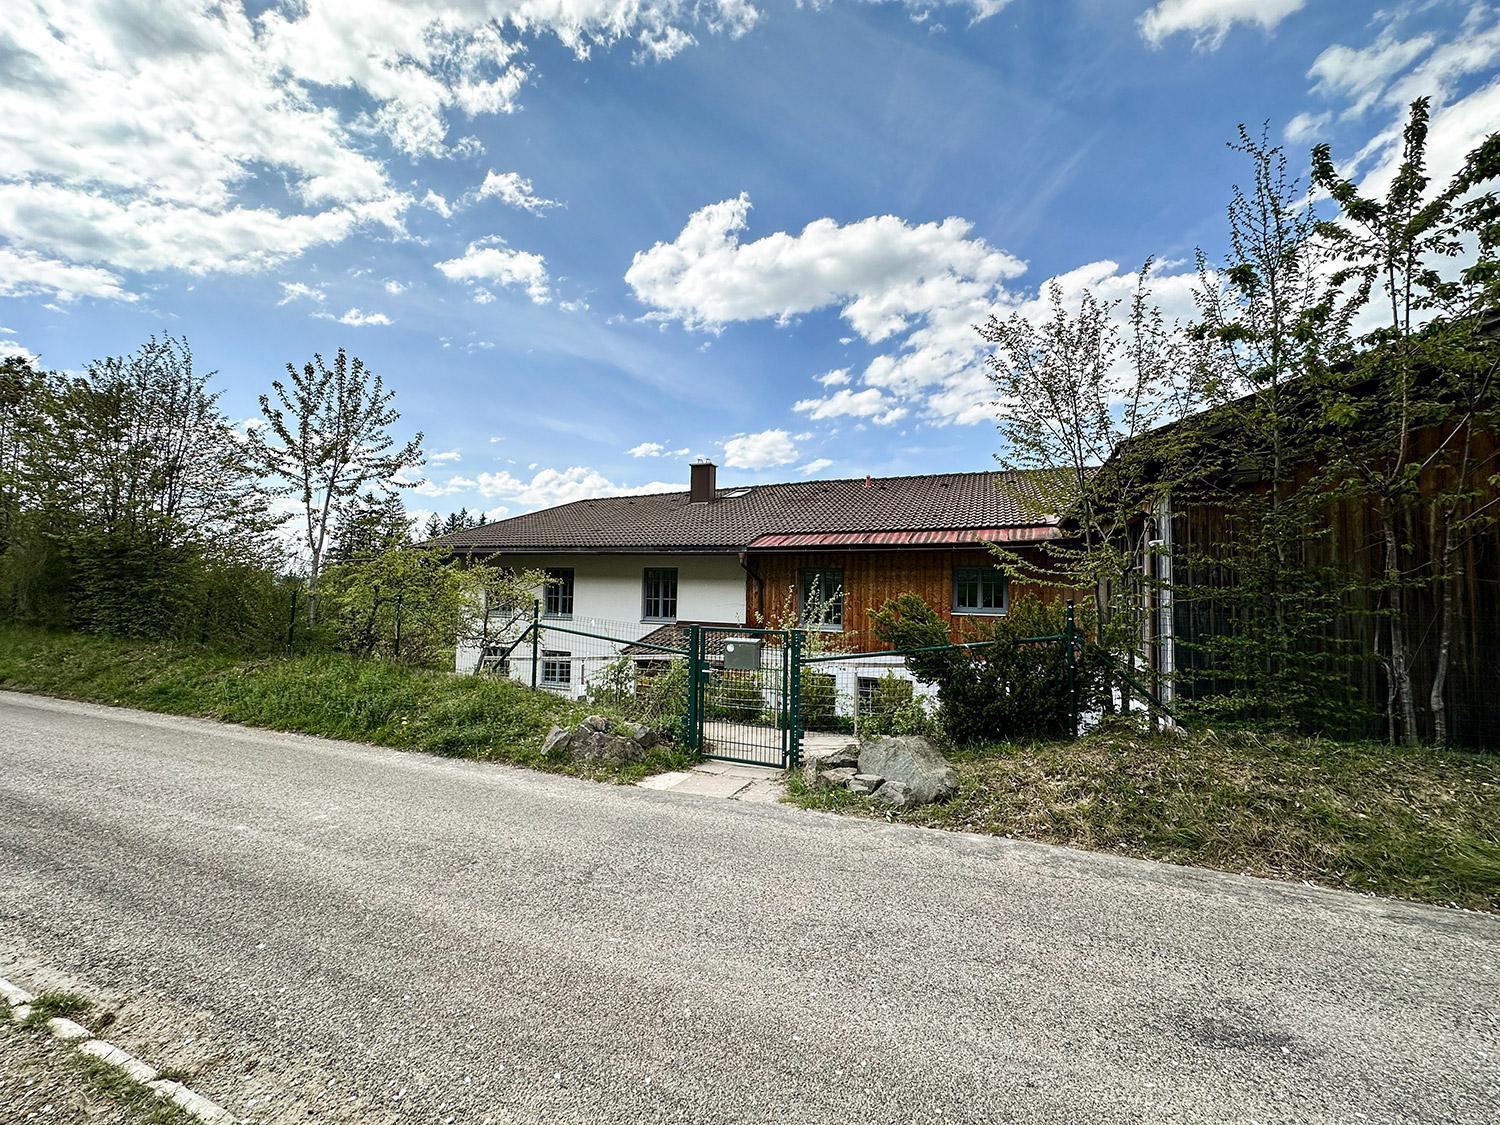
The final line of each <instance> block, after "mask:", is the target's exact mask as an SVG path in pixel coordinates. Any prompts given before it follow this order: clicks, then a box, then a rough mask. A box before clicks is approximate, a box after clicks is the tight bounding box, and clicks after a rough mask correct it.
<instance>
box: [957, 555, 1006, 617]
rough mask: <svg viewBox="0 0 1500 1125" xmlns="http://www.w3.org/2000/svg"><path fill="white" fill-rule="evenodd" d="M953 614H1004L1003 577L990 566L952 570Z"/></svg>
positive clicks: (960, 567) (962, 567)
mask: <svg viewBox="0 0 1500 1125" xmlns="http://www.w3.org/2000/svg"><path fill="white" fill-rule="evenodd" d="M953 612H954V613H988V614H1001V613H1004V612H1005V575H1003V574H1001V573H1000V572H999V571H998V570H996V569H995V568H994V567H990V566H957V567H954V568H953Z"/></svg>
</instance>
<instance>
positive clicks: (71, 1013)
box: [22, 992, 94, 1027]
mask: <svg viewBox="0 0 1500 1125" xmlns="http://www.w3.org/2000/svg"><path fill="white" fill-rule="evenodd" d="M93 1006H94V1002H93V1001H92V1000H90V999H89V998H88V997H87V996H80V995H79V994H78V993H76V992H43V993H42V994H41V995H40V996H38V997H37V998H36V999H35V1000H33V1001H32V1002H31V1012H30V1013H29V1014H28V1015H27V1017H26V1019H25V1020H24V1021H23V1023H22V1026H23V1027H41V1026H43V1025H44V1024H45V1023H46V1022H47V1021H48V1020H54V1019H64V1020H80V1019H82V1018H83V1017H84V1016H86V1015H88V1013H89V1009H90V1008H92V1007H93Z"/></svg>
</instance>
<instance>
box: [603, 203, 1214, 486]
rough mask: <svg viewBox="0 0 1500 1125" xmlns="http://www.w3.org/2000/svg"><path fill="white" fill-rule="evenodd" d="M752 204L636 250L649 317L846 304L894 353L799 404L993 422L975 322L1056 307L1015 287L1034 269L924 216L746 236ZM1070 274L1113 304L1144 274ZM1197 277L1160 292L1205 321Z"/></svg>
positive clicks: (713, 209) (721, 319) (711, 324)
mask: <svg viewBox="0 0 1500 1125" xmlns="http://www.w3.org/2000/svg"><path fill="white" fill-rule="evenodd" d="M748 209H749V202H748V200H746V199H745V197H743V196H741V197H740V198H739V199H737V200H727V201H725V202H723V203H719V204H715V205H713V206H710V207H705V208H703V209H702V210H700V211H698V212H696V213H694V214H693V215H692V216H691V217H690V218H689V220H688V222H687V224H686V226H685V227H684V228H683V230H682V232H681V234H679V235H678V237H677V238H676V239H675V240H673V241H672V242H670V243H658V244H657V245H656V246H654V247H652V248H651V249H650V250H647V251H643V252H641V253H639V254H637V255H636V256H635V260H634V262H633V264H632V265H631V268H630V271H629V273H627V275H626V280H627V281H629V282H630V284H631V286H632V288H633V289H634V290H635V292H636V295H637V296H638V297H640V298H641V299H642V300H643V301H645V302H646V303H647V304H648V305H649V306H651V307H652V310H653V311H652V312H651V313H650V314H649V315H651V316H653V317H655V318H657V319H676V320H680V321H681V322H682V323H683V324H684V325H685V326H687V327H689V328H695V329H702V330H707V331H717V330H721V329H722V327H723V326H724V325H726V324H728V323H731V322H734V321H742V320H755V319H774V320H780V321H785V320H786V319H787V318H789V317H791V316H795V315H798V314H800V313H805V312H811V311H814V310H818V309H823V308H829V307H833V308H837V309H838V310H839V312H840V314H841V315H842V317H843V318H844V320H845V321H846V322H848V323H849V325H850V326H851V327H852V328H853V329H854V330H855V333H856V334H857V335H858V336H859V337H860V338H861V339H863V340H865V341H867V342H869V343H872V344H883V345H885V348H884V350H883V351H882V352H881V354H879V355H876V356H875V357H874V358H873V359H871V360H870V362H869V363H868V364H867V365H866V366H865V368H864V370H863V371H862V372H861V373H860V374H859V375H858V377H857V378H856V376H855V375H854V373H853V372H852V371H851V370H849V369H840V370H838V371H834V372H829V373H827V375H825V376H822V377H820V378H819V380H818V381H819V382H822V383H823V384H824V385H825V386H826V387H829V388H830V389H831V393H829V394H827V395H824V396H821V397H817V398H808V399H804V400H802V401H800V402H798V403H796V404H795V406H794V409H795V410H797V411H798V412H800V413H803V414H806V415H808V416H809V417H810V418H812V419H814V420H817V421H824V422H831V421H834V420H836V419H839V418H846V417H847V418H857V419H868V420H869V421H871V422H873V423H875V424H876V425H890V424H892V423H894V422H897V421H899V420H901V419H902V418H906V417H911V416H913V415H914V414H915V415H917V416H920V417H922V418H924V419H926V420H929V421H933V422H937V423H946V422H957V423H962V424H972V423H977V422H980V421H983V420H986V419H990V418H993V417H994V407H993V405H992V403H993V399H994V389H993V386H992V384H991V383H990V381H989V378H988V376H987V375H986V372H985V368H984V366H983V362H982V361H983V355H984V345H983V341H982V340H981V339H980V338H979V336H978V334H977V333H976V332H975V331H974V326H975V325H976V324H979V323H981V322H983V321H984V320H985V318H986V317H987V316H988V315H989V314H990V313H991V312H998V313H999V314H1001V315H1002V316H1003V315H1008V314H1009V313H1010V312H1011V311H1014V310H1020V311H1022V312H1023V314H1025V315H1028V316H1037V317H1042V316H1044V315H1045V303H1044V302H1042V301H1041V300H1040V299H1039V298H1037V297H1035V296H1032V297H1028V296H1026V295H1025V294H1018V293H1014V292H1012V291H1010V290H1009V289H1008V288H1007V283H1009V282H1010V281H1011V279H1013V278H1014V277H1016V276H1017V275H1018V274H1020V273H1021V272H1022V270H1023V269H1024V266H1023V265H1022V264H1021V263H1020V262H1019V261H1018V260H1016V259H1015V258H1014V257H1012V256H1011V255H1010V254H1007V253H1005V252H1004V251H1002V250H999V249H997V248H995V247H993V246H991V245H989V244H988V243H986V242H985V241H984V240H983V239H978V238H971V237H969V224H968V223H966V222H964V221H963V220H962V219H948V220H945V221H944V222H942V223H927V224H921V225H912V224H909V223H906V222H904V221H903V220H901V219H899V218H895V217H892V216H884V217H881V218H874V219H865V220H861V221H859V222H855V223H850V224H847V225H840V224H838V223H835V222H833V221H832V220H828V219H824V220H819V221H817V222H814V223H810V224H808V225H807V227H805V228H804V229H803V230H802V232H801V233H800V234H787V233H778V234H772V235H770V236H768V237H766V238H762V239H759V240H756V241H753V242H742V241H741V240H740V238H739V233H740V232H741V231H742V230H743V229H744V227H745V223H746V214H747V211H748ZM1059 281H1060V282H1061V283H1062V284H1063V287H1064V289H1065V290H1067V291H1068V292H1070V293H1074V294H1076V293H1077V292H1078V291H1079V290H1080V289H1082V288H1090V289H1094V290H1097V291H1099V292H1100V294H1101V296H1102V297H1104V299H1106V300H1107V299H1111V298H1113V297H1128V295H1129V294H1130V293H1131V292H1132V291H1133V288H1134V286H1135V275H1134V274H1133V273H1129V272H1125V273H1122V272H1121V271H1120V269H1119V267H1118V266H1117V265H1116V264H1115V263H1114V262H1107V261H1106V262H1096V263H1091V264H1089V265H1087V266H1084V267H1080V269H1078V270H1074V271H1071V272H1070V273H1069V274H1067V275H1063V276H1062V277H1061V278H1060V279H1059ZM1195 281H1196V278H1195V276H1194V274H1193V273H1192V272H1191V271H1188V272H1186V273H1179V274H1164V273H1163V274H1159V275H1158V276H1156V278H1155V280H1154V287H1155V293H1156V295H1157V297H1158V299H1159V300H1160V302H1161V303H1162V304H1163V306H1164V307H1165V309H1166V312H1167V315H1168V316H1169V317H1179V318H1181V319H1184V320H1186V319H1189V318H1191V317H1192V315H1193V313H1194V310H1193V308H1192V301H1191V291H1192V286H1193V284H1194V283H1195ZM840 375H843V376H845V377H846V378H845V379H844V380H843V381H842V382H841V381H840V379H839V376H840ZM829 376H832V378H830V377H829ZM855 383H857V384H858V386H855V385H854V384H855ZM834 388H836V389H834ZM771 432H775V431H771ZM788 460H790V459H788ZM781 463H787V462H786V461H783V462H781Z"/></svg>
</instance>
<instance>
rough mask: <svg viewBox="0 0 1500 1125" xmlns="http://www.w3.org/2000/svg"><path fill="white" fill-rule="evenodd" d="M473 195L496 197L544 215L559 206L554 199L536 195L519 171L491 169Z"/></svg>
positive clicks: (525, 209)
mask: <svg viewBox="0 0 1500 1125" xmlns="http://www.w3.org/2000/svg"><path fill="white" fill-rule="evenodd" d="M474 196H475V198H476V199H498V200H500V202H501V203H504V204H506V205H507V206H510V207H518V208H520V209H521V210H522V211H528V212H530V213H531V214H533V215H544V214H546V213H547V212H548V211H549V210H551V209H552V208H553V207H559V206H561V204H559V203H558V202H557V200H555V199H547V198H545V197H543V196H540V195H537V194H536V193H535V192H534V191H533V190H532V187H531V181H530V180H528V179H526V178H525V177H524V176H522V175H521V174H520V173H519V172H496V171H494V170H493V169H491V170H490V172H489V173H488V174H486V176H485V177H484V183H482V184H480V185H479V188H478V190H477V191H476V192H475V193H474Z"/></svg>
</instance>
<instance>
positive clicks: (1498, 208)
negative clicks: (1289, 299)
mask: <svg viewBox="0 0 1500 1125" xmlns="http://www.w3.org/2000/svg"><path fill="white" fill-rule="evenodd" d="M1427 128H1428V99H1426V98H1419V99H1418V100H1416V101H1414V102H1413V103H1412V104H1411V108H1410V113H1409V116H1408V119H1407V123H1406V127H1405V129H1404V131H1403V134H1402V151H1401V158H1400V161H1399V163H1398V164H1397V166H1396V169H1395V173H1394V175H1393V176H1392V178H1391V182H1390V184H1389V186H1388V187H1387V188H1386V191H1385V193H1384V196H1383V197H1381V198H1374V197H1372V196H1370V195H1366V194H1365V193H1364V191H1363V190H1362V189H1361V187H1360V185H1357V184H1355V183H1354V182H1353V181H1352V180H1350V179H1347V178H1346V177H1345V176H1344V175H1343V174H1342V173H1341V172H1340V171H1339V169H1338V167H1337V166H1336V165H1335V163H1334V161H1333V157H1332V153H1331V150H1330V149H1329V146H1328V145H1326V144H1323V145H1319V146H1317V148H1315V149H1314V150H1313V182H1314V183H1315V184H1316V185H1317V186H1318V187H1319V188H1321V189H1322V190H1324V191H1326V192H1327V193H1328V195H1329V196H1330V197H1331V198H1332V199H1333V201H1334V202H1335V203H1336V204H1337V205H1338V207H1339V210H1340V215H1339V217H1338V218H1336V219H1331V220H1327V221H1324V222H1320V223H1319V224H1318V227H1317V230H1318V233H1319V235H1320V236H1321V237H1322V238H1324V239H1326V240H1327V242H1328V244H1329V247H1330V250H1331V253H1332V255H1333V258H1334V266H1335V267H1336V268H1335V270H1334V273H1333V284H1334V286H1335V287H1336V288H1337V290H1338V293H1339V299H1340V302H1341V303H1340V308H1341V310H1342V311H1343V315H1344V316H1345V317H1347V318H1349V319H1350V320H1352V319H1353V318H1354V316H1356V315H1358V314H1360V313H1374V314H1376V315H1377V316H1378V317H1379V319H1380V320H1381V322H1382V323H1380V324H1379V326H1378V327H1376V328H1374V329H1373V330H1371V331H1369V332H1368V333H1366V334H1365V335H1364V336H1363V338H1362V341H1361V343H1362V344H1363V347H1362V348H1361V350H1360V351H1359V352H1358V353H1357V355H1356V356H1355V357H1354V358H1353V360H1352V362H1351V363H1350V364H1349V365H1348V366H1347V368H1345V369H1343V370H1339V371H1335V372H1332V373H1331V374H1330V377H1329V379H1328V380H1327V383H1326V386H1325V388H1324V407H1325V408H1324V411H1323V419H1322V420H1323V421H1324V422H1325V423H1326V425H1327V427H1328V439H1327V441H1326V443H1325V449H1326V455H1325V458H1324V462H1323V463H1324V472H1323V474H1322V481H1323V483H1324V485H1325V486H1326V487H1328V488H1330V489H1336V490H1339V491H1340V492H1343V493H1345V494H1351V495H1358V496H1362V497H1366V498H1368V500H1369V501H1370V502H1371V503H1372V505H1373V507H1374V510H1375V512H1376V516H1377V521H1378V525H1379V531H1380V537H1381V552H1382V555H1381V558H1382V575H1381V577H1382V582H1381V586H1380V590H1379V593H1380V594H1381V595H1382V597H1383V599H1384V615H1385V617H1384V619H1385V630H1384V633H1385V636H1384V640H1385V645H1384V653H1383V656H1384V661H1385V664H1386V667H1387V669H1388V683H1389V690H1390V702H1389V706H1388V711H1389V730H1390V734H1391V737H1392V738H1393V739H1396V740H1399V741H1402V742H1405V743H1407V744H1415V743H1416V742H1417V740H1418V738H1419V736H1420V733H1419V727H1418V721H1417V688H1416V685H1415V684H1414V682H1413V673H1412V651H1411V646H1412V644H1413V637H1412V630H1411V623H1410V621H1409V619H1408V618H1409V604H1408V601H1409V599H1408V595H1409V592H1410V591H1411V589H1412V587H1413V585H1414V583H1418V582H1422V581H1433V580H1436V581H1438V582H1440V583H1441V584H1442V586H1443V589H1444V594H1443V605H1444V610H1443V615H1442V621H1443V623H1442V625H1441V626H1440V632H1441V633H1442V638H1443V639H1442V640H1441V641H1440V648H1441V656H1440V660H1439V665H1438V667H1439V673H1438V678H1437V682H1436V683H1435V685H1434V691H1433V692H1431V693H1429V702H1430V703H1432V702H1433V701H1434V700H1435V705H1434V718H1435V723H1436V725H1437V727H1438V730H1437V734H1438V737H1439V738H1440V739H1446V716H1445V714H1444V708H1443V705H1442V698H1441V694H1442V680H1443V678H1444V677H1445V676H1446V669H1447V660H1448V655H1447V653H1448V649H1449V647H1450V646H1449V641H1450V639H1451V630H1452V597H1451V585H1452V583H1453V580H1454V577H1455V576H1454V574H1453V573H1452V568H1453V564H1454V561H1455V557H1456V555H1455V551H1456V547H1455V544H1456V543H1457V541H1458V540H1459V538H1461V537H1462V536H1463V535H1464V534H1466V533H1468V532H1469V531H1470V530H1472V521H1473V520H1474V519H1476V518H1483V517H1484V515H1485V512H1483V511H1480V512H1476V511H1475V509H1474V505H1475V500H1476V496H1477V492H1476V490H1475V483H1476V477H1478V476H1480V475H1481V473H1482V471H1483V470H1482V469H1481V467H1480V466H1478V465H1476V464H1475V463H1474V453H1473V450H1474V445H1473V441H1472V438H1473V434H1474V431H1475V428H1476V423H1478V422H1480V421H1484V422H1485V423H1487V424H1488V425H1489V426H1493V425H1494V421H1495V417H1496V408H1495V374H1494V373H1495V364H1494V360H1493V356H1494V343H1493V337H1492V335H1491V333H1492V331H1493V329H1492V326H1491V325H1489V324H1487V323H1486V319H1487V318H1488V317H1491V316H1493V314H1494V313H1495V311H1496V308H1497V302H1496V293H1497V281H1496V279H1497V275H1500V266H1497V262H1496V255H1495V248H1496V243H1497V240H1500V233H1497V228H1500V205H1497V202H1496V195H1495V192H1494V190H1493V189H1491V190H1490V191H1487V192H1482V191H1481V190H1480V189H1481V188H1482V187H1483V186H1484V185H1486V184H1490V183H1493V182H1494V181H1495V180H1496V178H1497V177H1500V134H1491V135H1490V136H1489V137H1488V138H1486V140H1485V141H1484V142H1483V143H1481V144H1480V146H1479V147H1478V148H1476V149H1475V150H1474V151H1473V152H1472V153H1470V154H1469V156H1468V158H1467V160H1466V161H1465V162H1464V165H1463V167H1462V168H1461V169H1460V170H1459V171H1458V173H1457V174H1456V175H1455V176H1454V177H1453V179H1452V180H1451V181H1450V182H1449V183H1448V185H1447V186H1446V187H1444V188H1443V189H1442V190H1440V191H1438V192H1436V193H1435V194H1432V195H1430V196H1429V191H1428V188H1429V183H1430V180H1429V177H1428V175H1427V170H1426V150H1427ZM1465 255H1469V256H1470V257H1471V258H1472V261H1471V262H1470V264H1469V265H1467V266H1465V267H1463V268H1461V269H1459V270H1457V271H1456V272H1457V276H1454V273H1455V271H1454V270H1453V269H1452V268H1449V269H1447V270H1446V271H1445V269H1444V267H1445V265H1448V264H1451V263H1456V262H1458V261H1460V260H1461V259H1462V258H1463V257H1464V256H1465ZM1486 357H1488V359H1487V358H1486ZM1429 435H1435V436H1434V437H1432V440H1428V438H1429ZM1424 502H1426V503H1428V504H1430V505H1432V507H1433V509H1434V512H1435V515H1436V520H1437V522H1438V524H1439V526H1440V527H1441V528H1442V545H1441V546H1440V548H1439V550H1438V552H1437V555H1438V560H1439V561H1438V568H1437V571H1438V572H1437V573H1436V574H1435V575H1433V574H1426V575H1424V574H1419V573H1414V572H1413V570H1412V567H1411V561H1410V558H1411V546H1412V545H1411V543H1410V542H1409V531H1408V528H1409V525H1410V522H1411V517H1412V515H1413V509H1414V508H1415V507H1416V506H1418V505H1420V504H1422V503H1424Z"/></svg>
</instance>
